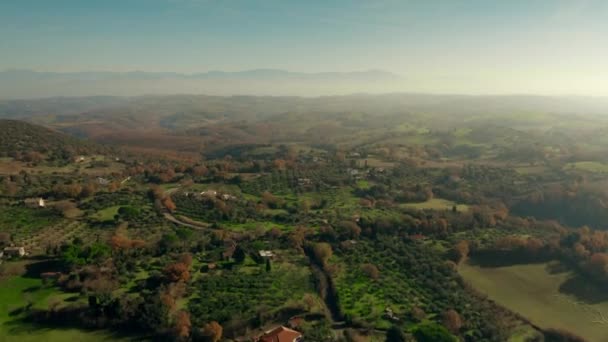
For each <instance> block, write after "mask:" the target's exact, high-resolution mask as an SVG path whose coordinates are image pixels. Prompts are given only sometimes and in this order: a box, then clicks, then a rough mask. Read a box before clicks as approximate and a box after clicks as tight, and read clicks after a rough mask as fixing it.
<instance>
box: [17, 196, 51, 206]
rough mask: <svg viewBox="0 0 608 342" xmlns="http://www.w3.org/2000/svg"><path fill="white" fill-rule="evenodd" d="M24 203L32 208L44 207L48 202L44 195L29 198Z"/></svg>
mask: <svg viewBox="0 0 608 342" xmlns="http://www.w3.org/2000/svg"><path fill="white" fill-rule="evenodd" d="M23 203H24V204H25V205H26V206H27V207H30V208H44V207H45V206H46V202H45V201H44V199H43V198H42V197H38V198H28V199H26V200H24V201H23Z"/></svg>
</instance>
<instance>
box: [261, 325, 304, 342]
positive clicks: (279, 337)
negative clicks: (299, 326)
mask: <svg viewBox="0 0 608 342" xmlns="http://www.w3.org/2000/svg"><path fill="white" fill-rule="evenodd" d="M299 337H302V334H301V333H299V332H297V331H295V330H292V329H289V328H286V327H284V326H280V327H276V328H274V329H272V330H270V331H267V332H266V333H265V334H264V335H262V336H261V337H260V342H293V341H295V340H296V339H297V338H299Z"/></svg>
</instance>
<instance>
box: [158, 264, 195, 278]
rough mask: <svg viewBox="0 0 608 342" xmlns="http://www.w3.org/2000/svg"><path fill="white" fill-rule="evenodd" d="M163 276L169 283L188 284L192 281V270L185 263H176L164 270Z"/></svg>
mask: <svg viewBox="0 0 608 342" xmlns="http://www.w3.org/2000/svg"><path fill="white" fill-rule="evenodd" d="M163 275H164V276H165V278H166V279H167V281H169V282H171V283H175V282H180V281H181V282H187V281H188V280H190V270H189V267H188V265H186V264H184V263H183V262H176V263H173V264H169V265H167V266H166V267H165V269H164V270H163Z"/></svg>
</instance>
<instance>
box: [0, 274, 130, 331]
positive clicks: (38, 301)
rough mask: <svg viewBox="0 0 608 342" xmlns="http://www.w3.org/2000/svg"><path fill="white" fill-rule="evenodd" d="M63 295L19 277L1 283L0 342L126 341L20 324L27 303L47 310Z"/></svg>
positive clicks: (40, 283)
mask: <svg viewBox="0 0 608 342" xmlns="http://www.w3.org/2000/svg"><path fill="white" fill-rule="evenodd" d="M62 295H63V294H62V293H59V292H58V291H57V290H55V289H53V288H47V287H43V286H42V281H41V280H40V279H34V278H24V277H18V276H16V277H11V278H5V279H2V280H0V341H3V342H4V341H7V342H10V341H19V342H38V341H45V342H59V341H61V342H63V341H92V342H97V341H127V340H126V339H123V338H119V337H116V336H114V335H112V334H110V333H109V332H105V331H83V330H79V329H65V328H58V329H49V328H45V327H38V326H33V325H30V324H28V323H25V322H23V321H21V318H22V317H21V315H19V314H15V313H14V312H15V310H19V309H20V308H23V307H24V306H25V305H27V303H28V301H30V302H31V303H33V307H34V308H46V307H47V306H48V303H49V300H51V299H53V298H58V297H61V296H62Z"/></svg>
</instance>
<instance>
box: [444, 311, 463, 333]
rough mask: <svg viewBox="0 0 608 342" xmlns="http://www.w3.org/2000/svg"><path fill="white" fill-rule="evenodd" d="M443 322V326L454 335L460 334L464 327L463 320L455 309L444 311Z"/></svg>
mask: <svg viewBox="0 0 608 342" xmlns="http://www.w3.org/2000/svg"><path fill="white" fill-rule="evenodd" d="M441 320H442V323H443V325H444V326H445V327H446V328H448V330H449V331H451V332H452V333H455V334H456V333H458V331H459V330H460V328H461V327H462V318H460V315H459V314H458V312H456V310H454V309H449V310H447V311H444V312H443V314H442V315H441Z"/></svg>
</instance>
